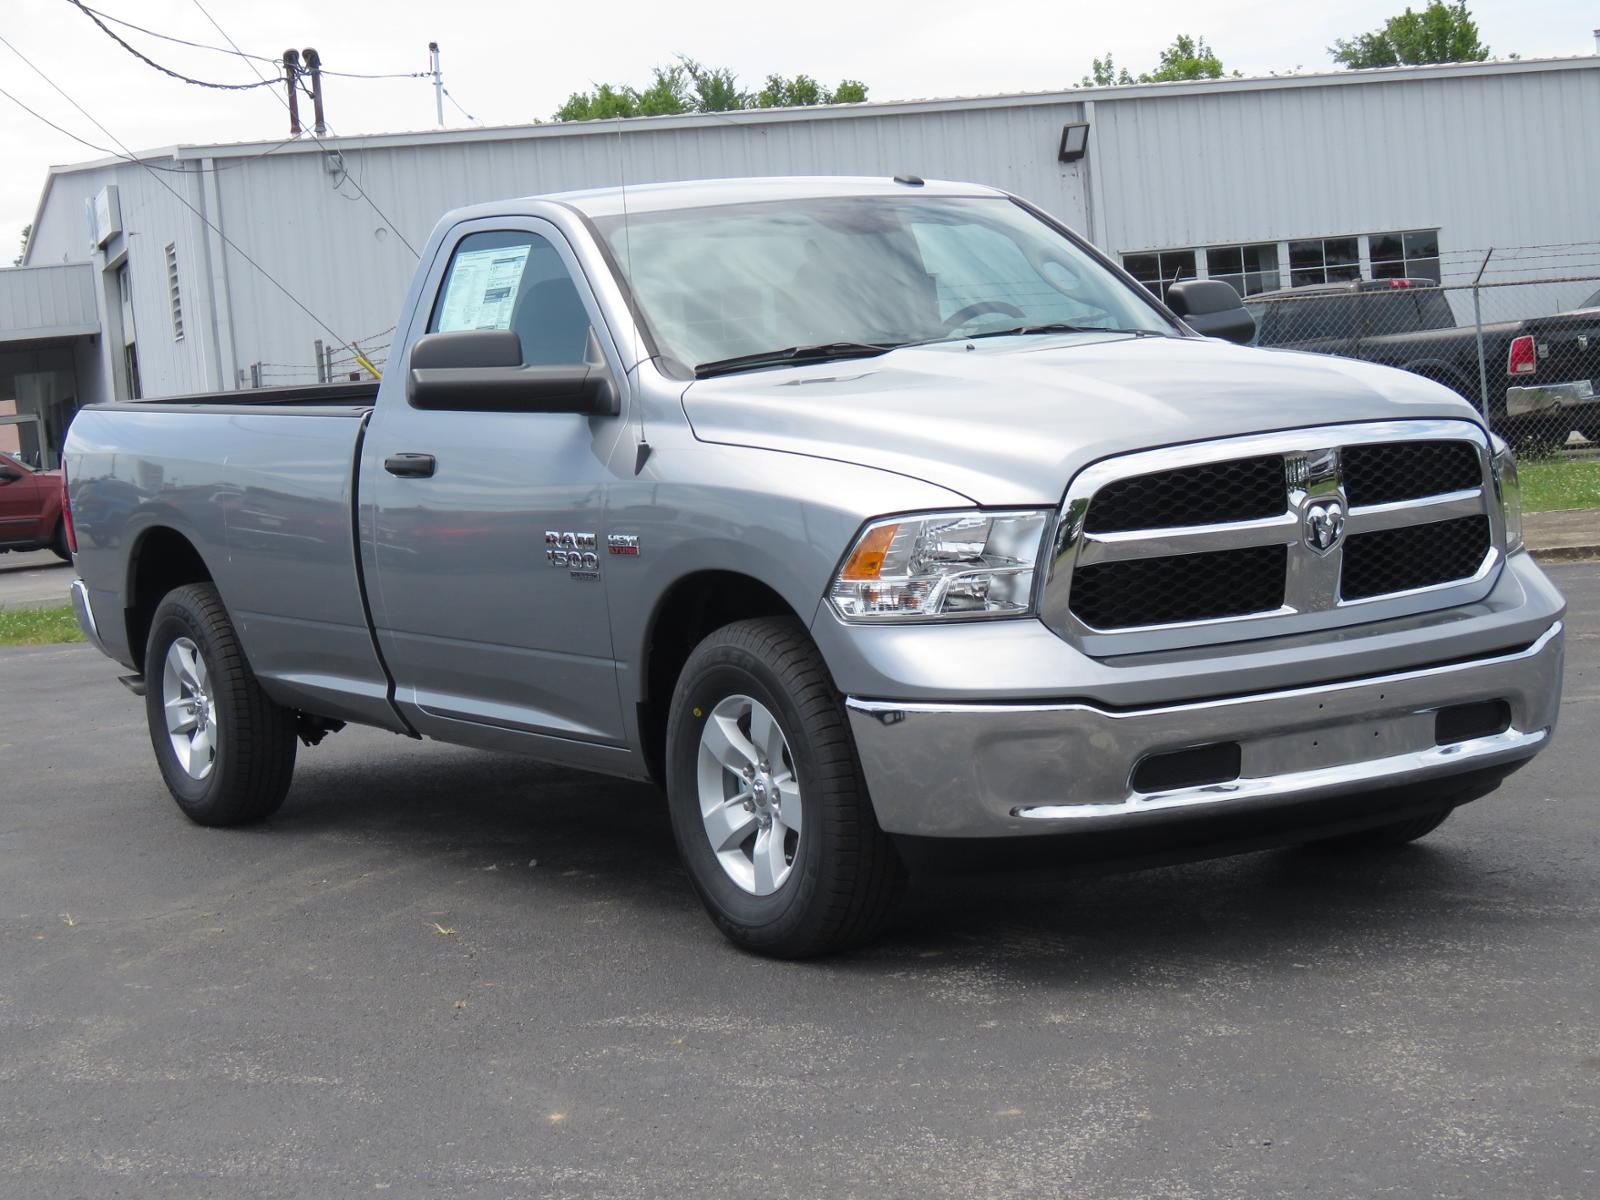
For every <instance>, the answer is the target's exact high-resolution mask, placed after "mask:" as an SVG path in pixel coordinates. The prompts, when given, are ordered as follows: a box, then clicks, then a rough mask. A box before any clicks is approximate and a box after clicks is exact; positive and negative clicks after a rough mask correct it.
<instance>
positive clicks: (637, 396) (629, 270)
mask: <svg viewBox="0 0 1600 1200" xmlns="http://www.w3.org/2000/svg"><path fill="white" fill-rule="evenodd" d="M626 119H627V118H625V117H618V118H617V176H618V178H619V179H620V180H621V182H622V259H623V262H624V263H625V264H626V270H625V274H626V275H627V276H628V278H627V280H626V281H625V286H626V287H627V289H628V290H629V291H630V292H631V291H632V290H633V237H632V233H631V227H630V226H629V224H628V151H627V147H626V145H625V143H624V142H623V139H622V122H623V121H624V120H626ZM628 320H629V324H630V325H632V326H633V339H634V340H633V346H632V351H633V355H632V357H633V364H632V366H631V367H630V368H629V370H631V371H633V372H634V386H633V388H632V393H633V409H634V412H635V414H636V415H637V416H638V420H639V425H638V433H637V435H636V440H635V442H634V448H633V473H634V474H635V475H637V474H639V472H641V471H643V470H644V464H645V463H646V462H648V461H649V460H650V442H649V441H648V439H646V438H645V435H644V396H643V394H642V391H641V389H640V388H639V385H638V371H639V362H640V354H639V315H638V310H637V309H635V310H634V311H632V312H630V313H629V314H628Z"/></svg>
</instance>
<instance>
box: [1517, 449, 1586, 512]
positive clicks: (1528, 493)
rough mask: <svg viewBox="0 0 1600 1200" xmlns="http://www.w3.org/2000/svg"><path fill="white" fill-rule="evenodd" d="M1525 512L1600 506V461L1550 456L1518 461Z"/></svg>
mask: <svg viewBox="0 0 1600 1200" xmlns="http://www.w3.org/2000/svg"><path fill="white" fill-rule="evenodd" d="M1517 477H1518V478H1519V479H1521V480H1522V511H1523V512H1530V513H1536V512H1554V511H1555V510H1556V509H1560V508H1600V461H1597V460H1595V459H1592V458H1591V459H1558V458H1546V459H1540V460H1538V461H1533V462H1521V463H1518V464H1517Z"/></svg>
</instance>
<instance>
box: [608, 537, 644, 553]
mask: <svg viewBox="0 0 1600 1200" xmlns="http://www.w3.org/2000/svg"><path fill="white" fill-rule="evenodd" d="M606 549H607V550H609V551H611V553H612V554H626V555H630V556H632V557H635V558H636V557H638V554H639V536H638V534H634V533H611V534H607V535H606Z"/></svg>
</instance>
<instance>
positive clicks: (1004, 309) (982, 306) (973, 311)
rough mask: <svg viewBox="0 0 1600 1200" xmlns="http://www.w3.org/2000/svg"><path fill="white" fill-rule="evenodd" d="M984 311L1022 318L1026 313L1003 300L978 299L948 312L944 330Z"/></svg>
mask: <svg viewBox="0 0 1600 1200" xmlns="http://www.w3.org/2000/svg"><path fill="white" fill-rule="evenodd" d="M985 313H1003V314H1005V315H1006V316H1008V317H1016V318H1018V319H1022V318H1024V317H1026V316H1027V315H1028V314H1027V313H1025V312H1023V311H1022V310H1021V309H1020V308H1018V307H1017V306H1016V305H1015V304H1007V303H1006V302H1005V301H1004V300H979V301H978V302H977V303H976V304H969V305H967V306H966V307H965V308H963V309H961V310H959V311H957V312H953V313H951V314H950V316H949V319H948V320H946V321H945V323H944V331H945V332H946V333H952V332H954V331H955V330H957V329H960V328H961V327H962V326H963V325H965V324H966V323H967V322H968V321H970V320H972V318H973V317H981V316H983V315H984V314H985Z"/></svg>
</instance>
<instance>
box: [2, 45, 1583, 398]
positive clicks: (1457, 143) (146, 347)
mask: <svg viewBox="0 0 1600 1200" xmlns="http://www.w3.org/2000/svg"><path fill="white" fill-rule="evenodd" d="M1596 112H1600V58H1596V59H1593V60H1590V59H1572V60H1554V61H1550V62H1545V63H1531V62H1530V63H1492V64H1481V65H1478V66H1452V67H1440V68H1422V69H1409V68H1406V69H1399V70H1396V71H1382V72H1336V73H1331V74H1328V75H1325V76H1320V77H1286V78H1284V79H1282V80H1272V79H1268V80H1259V79H1257V80H1219V81H1215V82H1208V83H1185V84H1172V85H1156V86H1153V87H1126V88H1112V89H1085V90H1082V91H1073V92H1067V93H1056V94H1051V95H1041V96H1020V97H999V98H996V97H990V98H980V99H975V100H969V101H939V102H917V103H913V104H905V105H895V104H888V105H866V106H860V107H854V106H852V107H850V108H840V109H823V110H813V111H797V112H791V113H781V112H780V113H746V114H739V115H738V116H736V117H732V118H724V117H718V116H703V117H678V118H661V119H654V120H647V121H639V122H624V123H621V124H620V125H618V124H609V125H600V126H598V127H596V126H588V125H585V126H577V127H574V126H561V125H541V126H530V127H526V128H523V129H512V130H462V131H451V132H448V133H439V134H436V133H422V134H414V135H384V136H374V137H371V138H360V139H339V140H337V141H335V142H333V143H331V145H333V147H334V148H335V149H336V151H337V153H338V155H339V156H340V157H339V160H338V161H337V162H334V163H330V162H329V161H328V155H327V154H326V153H325V152H324V151H323V150H321V149H319V148H318V147H317V146H316V145H314V144H312V143H310V142H308V141H306V140H302V141H300V142H298V143H294V144H292V145H290V146H287V147H281V148H269V146H268V145H266V144H263V145H261V146H258V147H250V146H241V147H213V148H201V149H199V150H198V151H187V152H185V154H186V155H188V156H190V157H189V161H190V163H191V165H190V168H189V169H190V171H191V172H195V171H199V170H204V169H214V172H215V173H214V174H212V175H210V176H209V177H207V180H206V184H207V186H202V181H201V179H200V177H199V176H198V175H193V176H191V177H189V178H186V177H184V176H182V175H164V176H162V178H163V179H165V180H167V181H169V182H171V183H174V184H176V185H178V186H179V187H180V190H183V191H184V193H185V195H186V196H188V197H189V198H190V200H191V203H193V204H195V205H196V207H200V208H203V209H204V210H205V211H206V212H207V214H208V216H209V217H210V218H211V219H212V220H213V221H215V222H217V223H218V224H219V225H221V226H222V228H223V229H224V230H225V231H226V233H227V236H228V238H229V239H231V241H232V242H233V243H235V247H236V248H233V249H229V248H226V247H224V245H223V244H222V242H221V241H220V240H219V239H217V238H216V237H215V236H214V235H208V234H207V232H206V230H205V229H204V227H203V225H202V224H201V222H200V221H199V220H198V219H197V218H195V217H194V216H193V215H192V214H190V213H189V212H188V211H186V210H185V209H184V208H183V206H182V205H181V204H179V203H177V202H176V201H175V200H174V199H173V198H172V197H171V196H170V195H169V194H168V193H167V192H166V191H165V190H164V189H162V188H161V187H160V186H159V185H158V184H157V183H156V181H155V180H154V179H153V178H152V177H151V176H150V175H149V173H148V172H146V171H144V170H143V169H141V168H139V167H137V166H132V165H127V164H122V165H111V166H104V167H96V168H93V169H88V170H80V171H72V172H64V173H58V174H57V175H56V176H55V178H54V180H53V183H52V191H51V194H50V197H49V201H48V203H47V204H45V206H44V209H43V210H42V212H41V215H40V221H39V231H38V232H37V233H36V234H35V238H34V249H33V252H32V254H31V256H30V261H32V262H48V261H55V260H56V259H57V258H58V257H59V256H65V257H68V258H83V257H85V248H84V246H83V243H84V241H85V240H86V238H85V235H84V233H83V219H82V198H83V197H84V196H86V195H87V196H92V195H93V194H94V192H95V191H96V190H98V188H99V187H100V186H102V185H103V184H104V183H105V182H111V181H114V182H116V183H118V184H119V186H120V187H121V189H122V210H123V223H124V226H125V227H126V228H127V229H128V230H129V231H130V235H131V236H129V237H128V238H127V239H126V243H127V252H128V255H129V261H130V262H131V264H132V267H133V272H134V278H135V289H136V294H137V298H138V299H137V304H138V309H137V321H138V325H139V338H140V355H141V361H142V363H143V364H144V374H145V383H146V390H147V392H148V393H149V394H161V393H172V392H180V391H188V390H194V389H197V388H203V387H206V386H218V385H220V386H233V385H234V383H235V382H236V381H237V379H238V374H237V372H238V371H240V370H243V371H245V372H246V373H248V370H249V367H250V365H251V364H254V363H259V364H261V365H260V371H261V373H262V377H263V382H271V383H289V382H295V381H305V382H308V381H311V380H314V379H315V378H316V370H317V368H316V362H315V356H314V351H313V344H314V342H315V341H316V340H317V339H319V338H320V339H322V340H323V341H324V342H330V341H332V340H334V337H333V336H332V335H330V333H329V332H328V331H327V330H325V329H324V328H322V327H321V325H319V323H318V318H320V319H321V320H322V321H325V322H326V323H327V324H328V326H330V327H331V328H332V330H333V331H334V334H336V335H337V337H338V338H341V339H342V338H350V337H355V338H358V339H362V345H363V346H364V347H365V348H370V349H373V350H374V351H375V352H376V353H378V354H379V355H380V356H381V355H382V353H384V346H383V343H385V342H387V341H388V340H389V337H390V333H389V331H390V330H391V328H392V327H393V326H394V325H395V323H396V320H397V318H398V315H399V314H398V308H399V305H400V302H401V299H402V297H403V294H404V292H405V288H406V284H407V282H408V280H409V279H410V277H411V274H412V271H413V269H414V268H415V265H416V260H415V257H414V255H413V254H412V253H410V252H409V251H408V250H407V249H406V246H405V245H404V243H403V240H402V235H403V239H404V241H409V242H410V243H411V245H412V246H414V247H416V248H418V249H420V248H421V247H422V246H423V244H424V243H425V242H426V240H427V236H428V233H429V231H430V230H431V229H432V227H433V225H434V223H435V221H436V220H437V219H438V218H439V216H440V215H441V214H442V213H443V212H445V211H446V210H448V209H450V208H453V207H458V206H461V205H466V204H475V203H479V202H482V201H484V200H488V199H493V198H495V197H515V196H525V195H533V194H539V193H543V192H552V191H561V190H566V189H572V188H582V187H594V186H613V185H616V184H619V183H623V182H626V183H628V184H641V183H647V182H653V181H661V180H672V179H690V178H714V177H726V176H739V175H779V174H782V175H803V174H829V175H836V174H866V175H878V176H882V175H891V174H895V173H897V172H903V171H910V172H915V173H917V174H921V175H924V176H927V177H938V178H947V179H969V180H974V181H978V182H984V183H991V184H995V185H998V186H1000V187H1004V188H1007V189H1009V190H1011V191H1014V192H1017V193H1019V194H1021V195H1023V196H1026V197H1028V198H1030V199H1032V200H1034V201H1036V202H1038V203H1039V204H1041V205H1042V206H1043V207H1044V208H1046V209H1047V210H1049V211H1051V212H1053V213H1054V214H1056V215H1057V216H1059V217H1061V218H1062V219H1063V220H1065V221H1066V222H1067V223H1069V224H1071V225H1073V226H1075V227H1077V228H1079V229H1081V230H1082V231H1083V232H1084V233H1085V234H1086V235H1088V236H1089V237H1090V238H1091V239H1092V240H1094V241H1095V242H1096V243H1098V244H1099V245H1101V246H1102V247H1104V248H1105V249H1107V250H1108V251H1111V252H1112V253H1122V252H1127V251H1132V250H1141V249H1161V248H1171V247H1190V246H1205V245H1215V244H1221V243H1227V242H1253V241H1279V240H1283V239H1288V238H1296V237H1309V236H1326V235H1340V234H1356V233H1369V232H1380V231H1386V230H1395V229H1416V228H1438V229H1440V230H1441V234H1440V239H1441V245H1442V248H1443V249H1444V251H1445V252H1446V253H1447V254H1449V253H1459V252H1462V251H1466V250H1477V249H1481V248H1486V247H1488V246H1491V245H1494V246H1508V245H1535V244H1539V245H1543V244H1549V243H1561V242H1582V241H1590V242H1593V241H1595V240H1596V239H1597V238H1600V226H1597V222H1596V220H1595V214H1596V212H1597V202H1596V200H1595V197H1596V196H1600V122H1596V121H1594V120H1593V119H1592V117H1593V114H1594V113H1596ZM1085 118H1087V119H1088V120H1090V122H1091V126H1092V128H1091V144H1090V153H1089V156H1088V158H1087V159H1086V160H1085V161H1084V162H1082V163H1079V164H1068V165H1064V164H1061V163H1059V162H1057V161H1056V150H1057V147H1058V145H1059V142H1060V135H1061V127H1062V125H1064V124H1066V123H1068V122H1071V121H1075V120H1082V119H1085ZM196 153H200V154H212V153H214V154H215V155H216V156H217V157H216V158H215V159H206V160H200V161H199V162H196V161H195V160H194V159H193V157H192V156H193V155H194V154H196ZM169 165H177V163H176V162H172V163H170V164H169ZM357 185H359V188H360V190H363V191H365V193H366V195H367V197H368V198H369V199H370V201H371V203H369V201H368V200H367V199H363V198H362V196H361V195H360V192H359V191H358V186H357ZM1091 196H1092V201H1091ZM373 204H375V205H376V206H377V208H379V209H381V210H382V211H383V214H384V216H379V215H378V213H377V212H375V211H374V208H373ZM385 218H387V220H386V219H385ZM388 221H393V223H394V225H395V226H396V227H397V229H398V231H399V232H398V233H396V232H395V231H393V230H391V229H390V228H389V226H388ZM168 242H176V243H177V244H178V248H179V250H178V253H179V261H180V265H181V268H182V269H183V271H184V275H185V309H186V311H185V325H186V337H185V339H184V342H182V343H174V342H173V341H172V338H171V335H170V315H169V314H168V313H167V311H166V309H165V306H166V303H167V300H166V288H165V278H164V270H165V268H164V265H163V253H164V248H165V246H166V244H167V243H168ZM208 255H209V258H208ZM244 255H248V256H249V258H250V259H253V260H255V263H257V264H259V267H257V266H252V265H251V264H250V263H249V262H247V261H246V259H245V257H244ZM190 264H193V267H192V269H191V267H190ZM1548 266H1549V268H1550V271H1551V272H1552V273H1553V272H1555V271H1556V270H1558V269H1559V267H1560V262H1559V260H1558V259H1551V261H1550V262H1549V264H1548ZM1523 267H1524V270H1523V275H1524V276H1525V275H1526V264H1523ZM263 269H264V270H265V271H266V272H270V274H271V275H272V276H273V277H274V279H276V281H277V283H276V284H275V283H273V282H271V281H269V280H268V279H267V278H266V277H265V275H264V274H263ZM1498 270H1499V267H1498V265H1497V264H1491V267H1490V271H1489V273H1488V275H1487V276H1486V278H1490V279H1493V278H1497V277H1498V274H1497V272H1498ZM279 284H281V285H282V290H280V287H279V286H278V285H279ZM285 292H287V293H289V294H292V295H293V296H294V297H296V298H297V299H298V301H299V302H300V303H301V304H303V305H304V306H305V309H309V310H310V313H308V312H306V311H304V310H303V309H302V308H300V307H299V306H298V305H297V304H296V303H295V301H293V300H291V299H289V297H288V295H286V294H285ZM191 297H192V299H191ZM213 305H214V306H215V307H214V308H213V307H209V306H213ZM200 306H208V307H206V308H205V309H204V311H201V307H200ZM311 314H315V316H313V315H311ZM163 331H165V337H162V336H160V335H161V334H162V333H163ZM213 380H215V382H214V383H213V382H212V381H213Z"/></svg>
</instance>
